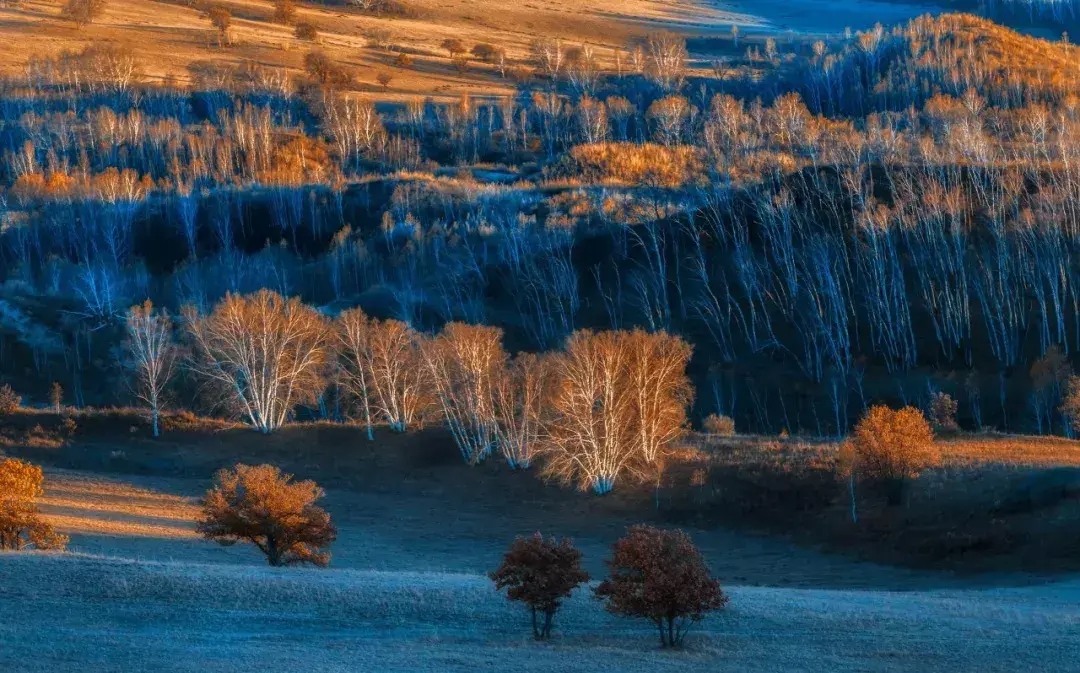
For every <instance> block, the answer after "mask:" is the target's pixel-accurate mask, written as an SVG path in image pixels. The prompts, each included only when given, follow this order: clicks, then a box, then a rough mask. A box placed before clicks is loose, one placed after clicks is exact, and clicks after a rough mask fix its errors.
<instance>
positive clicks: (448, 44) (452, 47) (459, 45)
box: [442, 37, 466, 59]
mask: <svg viewBox="0 0 1080 673" xmlns="http://www.w3.org/2000/svg"><path fill="white" fill-rule="evenodd" d="M442 48H443V49H445V50H446V53H448V54H450V58H451V59H453V58H456V57H457V56H459V55H461V54H464V53H465V51H466V47H465V43H464V42H462V41H461V40H459V39H458V38H456V37H449V38H447V39H445V40H443V41H442Z"/></svg>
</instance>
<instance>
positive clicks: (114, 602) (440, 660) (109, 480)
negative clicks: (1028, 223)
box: [0, 470, 1080, 672]
mask: <svg viewBox="0 0 1080 673" xmlns="http://www.w3.org/2000/svg"><path fill="white" fill-rule="evenodd" d="M47 484H48V490H47V492H48V496H47V497H46V499H45V500H44V501H43V505H44V510H45V512H46V513H47V514H48V515H49V518H50V519H51V520H52V521H53V522H54V523H55V524H56V525H57V526H58V527H59V528H60V529H61V530H63V531H65V532H68V533H69V534H70V535H71V537H72V543H71V550H72V551H73V552H74V553H70V554H64V555H54V554H35V553H29V554H13V553H0V586H3V587H4V590H3V591H2V592H0V614H3V615H5V618H3V619H0V640H2V641H3V643H4V647H3V648H2V649H0V668H2V669H3V670H5V671H57V670H76V669H77V670H84V671H86V670H92V671H126V670H133V669H140V670H168V671H193V672H194V671H234V670H250V669H255V668H257V669H258V670H262V671H292V670H297V669H298V668H301V667H306V668H314V669H317V670H320V671H356V670H383V671H471V670H478V669H483V670H511V669H513V670H522V671H636V670H654V671H669V670H670V671H713V670H717V667H723V668H730V669H737V670H746V671H788V670H822V669H823V668H827V669H828V670H835V671H901V670H912V668H918V669H919V670H923V671H956V670H975V669H978V670H985V671H1017V670H1032V669H1036V668H1037V669H1040V670H1055V671H1066V670H1076V666H1077V664H1076V662H1077V660H1078V657H1080V636H1078V635H1077V627H1078V626H1080V585H1078V584H1077V583H1076V581H1075V580H1065V581H1056V582H1053V583H1044V582H1041V581H1038V580H1037V579H1035V578H1029V577H1022V576H993V577H979V578H966V579H965V578H957V577H950V576H946V575H942V574H936V573H930V572H915V571H904V570H899V569H895V568H889V567H885V566H878V565H873V564H869V563H863V562H858V561H853V560H849V559H845V558H842V557H835V556H829V555H825V554H822V553H818V552H815V551H812V550H807V549H800V548H796V547H793V546H791V545H790V544H789V543H785V542H782V541H778V540H770V539H764V538H758V537H755V536H751V535H746V534H740V533H735V532H728V531H723V530H713V531H708V532H706V531H695V532H694V536H695V540H696V541H697V542H698V543H699V544H700V546H701V548H702V549H703V551H704V552H705V553H706V554H707V555H708V558H710V559H711V560H712V562H713V563H712V565H713V568H714V571H715V572H716V573H717V575H718V577H720V578H722V581H723V583H724V586H725V590H726V591H728V592H729V594H730V596H731V604H730V606H729V608H728V609H726V610H725V611H723V612H722V613H720V614H719V615H717V616H714V617H710V618H709V619H708V620H707V621H706V622H704V623H703V624H702V625H701V627H700V628H699V629H697V630H696V631H695V632H694V633H693V635H692V636H691V638H690V640H689V642H688V645H687V647H686V649H685V650H684V651H680V652H674V653H669V652H663V651H660V650H658V649H656V647H655V644H654V642H653V633H652V631H651V629H650V628H649V627H648V625H647V624H645V623H636V622H633V621H627V620H623V619H616V618H613V617H611V616H609V615H607V614H605V613H604V611H603V609H602V606H600V604H599V603H597V602H596V601H594V600H592V599H591V598H590V597H589V596H588V594H587V593H585V592H579V594H578V595H576V596H575V597H574V598H573V599H572V600H570V601H569V602H568V604H567V605H566V606H565V608H564V610H563V611H562V612H561V613H560V615H559V618H558V620H557V636H556V639H555V641H554V642H553V643H551V644H547V645H545V644H537V643H534V642H532V640H531V639H530V638H529V637H528V631H527V621H526V620H527V616H526V613H525V612H524V611H523V610H520V609H518V608H517V607H516V606H514V605H511V604H510V603H509V602H507V601H506V600H505V599H504V598H502V597H500V596H499V595H498V594H496V593H495V591H494V590H493V589H492V587H491V584H490V581H489V580H488V579H487V578H486V577H484V576H483V572H484V571H485V570H486V569H488V568H490V567H492V566H493V565H494V563H495V562H496V561H497V559H498V555H499V553H500V549H501V547H502V545H503V541H504V540H506V539H507V536H508V535H512V534H513V533H515V532H528V531H529V530H531V529H532V528H533V527H543V526H545V525H548V526H550V525H552V524H553V523H554V522H556V521H558V520H559V519H560V517H561V515H560V514H559V513H557V512H551V513H545V512H544V511H543V510H542V509H540V510H538V511H534V512H531V513H523V512H522V511H508V512H507V516H504V517H491V516H481V515H480V512H479V511H478V509H479V508H478V506H477V505H470V504H469V503H465V502H462V501H460V500H456V499H455V500H448V499H447V495H448V494H447V493H441V494H440V493H434V492H426V493H424V492H420V493H416V494H413V495H411V496H404V495H403V496H402V497H398V498H393V499H391V498H389V497H387V495H386V494H383V495H382V496H381V497H380V496H376V495H375V494H363V493H358V492H353V491H347V490H337V491H331V492H330V493H329V495H328V498H327V507H328V509H329V511H331V512H332V513H333V514H334V517H335V520H336V521H337V522H338V526H339V528H340V542H339V543H338V544H336V545H335V546H334V547H333V551H334V560H333V564H332V566H331V568H330V569H327V570H308V569H302V568H292V569H270V568H266V567H265V566H263V565H261V560H260V558H259V557H258V555H257V552H255V551H254V550H253V549H252V548H250V547H246V546H237V547H232V548H225V547H220V546H218V545H216V544H214V543H211V542H207V541H204V540H201V539H199V538H198V537H196V536H195V534H194V531H193V522H192V518H193V516H194V515H195V513H196V507H195V505H194V503H195V499H194V498H193V497H192V496H193V495H194V494H196V493H197V492H198V489H199V488H200V487H201V486H204V485H205V482H203V481H199V480H191V479H182V478H161V477H108V476H102V475H96V474H93V473H86V472H75V471H65V470H60V471H56V470H52V471H50V472H49V474H48V482H47ZM451 497H452V496H451ZM599 521H601V519H600V518H599V517H597V516H595V515H594V516H591V517H589V516H582V517H579V518H578V520H577V523H576V525H575V524H569V528H568V529H561V530H564V532H568V533H571V534H573V535H574V536H575V539H576V542H577V543H578V546H580V547H581V548H582V549H583V550H584V552H585V554H586V558H587V560H588V563H587V566H588V569H589V570H590V572H591V573H592V574H593V576H594V577H598V576H600V573H602V571H603V569H602V566H601V564H600V563H599V560H600V559H601V558H603V557H604V555H605V554H606V550H605V546H606V545H607V544H608V543H610V542H611V541H612V540H613V539H614V537H616V536H617V535H618V534H619V532H620V530H619V527H620V523H622V522H621V521H619V520H618V519H617V518H613V517H607V518H606V519H604V520H603V524H602V525H598V522H599ZM560 525H563V524H560ZM1017 584H1019V586H1012V585H1017ZM855 587H857V588H855Z"/></svg>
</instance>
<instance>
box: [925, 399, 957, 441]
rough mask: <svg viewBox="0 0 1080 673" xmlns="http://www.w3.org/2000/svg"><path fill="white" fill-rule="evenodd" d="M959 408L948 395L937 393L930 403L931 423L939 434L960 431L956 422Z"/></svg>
mask: <svg viewBox="0 0 1080 673" xmlns="http://www.w3.org/2000/svg"><path fill="white" fill-rule="evenodd" d="M957 409H958V406H957V404H956V400H954V399H953V397H952V395H950V394H948V393H937V394H935V395H934V397H933V399H932V400H931V401H930V423H931V424H933V426H934V428H935V429H936V430H937V431H938V432H956V431H958V430H959V429H960V426H959V424H957V422H956V412H957Z"/></svg>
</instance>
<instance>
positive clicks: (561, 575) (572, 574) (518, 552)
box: [490, 533, 589, 640]
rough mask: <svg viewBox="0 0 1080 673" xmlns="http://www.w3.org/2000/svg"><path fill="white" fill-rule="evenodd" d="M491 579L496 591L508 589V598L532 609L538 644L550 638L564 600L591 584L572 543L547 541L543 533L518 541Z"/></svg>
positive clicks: (579, 554)
mask: <svg viewBox="0 0 1080 673" xmlns="http://www.w3.org/2000/svg"><path fill="white" fill-rule="evenodd" d="M490 577H491V579H492V581H493V582H495V589H496V590H498V591H502V590H503V589H505V590H506V597H507V598H509V599H510V600H512V601H519V602H521V603H524V604H525V606H526V607H528V608H529V611H530V612H531V613H532V628H533V637H535V638H536V639H537V640H546V639H547V638H550V637H551V627H552V624H553V622H554V619H555V614H556V613H557V612H558V611H559V608H560V607H561V606H562V601H563V599H565V598H568V597H569V596H570V594H571V593H572V592H573V591H574V589H576V588H577V587H578V586H580V585H581V584H582V583H583V582H587V581H589V574H588V573H587V572H585V571H584V570H583V569H582V567H581V552H580V551H579V550H577V549H576V548H575V547H574V545H573V543H572V542H571V541H570V540H568V539H565V538H564V539H562V540H557V539H556V538H555V537H550V538H546V539H545V538H544V536H543V535H541V534H540V533H536V534H534V535H533V536H531V537H518V538H517V539H515V540H514V542H513V544H511V545H510V550H509V551H507V552H506V555H505V556H504V557H503V562H502V565H500V566H499V568H498V569H497V570H495V571H494V572H492V573H491V574H490ZM541 618H542V620H541Z"/></svg>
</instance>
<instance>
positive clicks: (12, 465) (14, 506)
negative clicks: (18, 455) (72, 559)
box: [0, 458, 68, 551]
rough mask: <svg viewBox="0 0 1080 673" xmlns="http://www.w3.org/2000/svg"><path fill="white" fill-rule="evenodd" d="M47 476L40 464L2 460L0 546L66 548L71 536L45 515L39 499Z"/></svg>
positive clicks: (12, 548) (17, 548)
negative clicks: (55, 525) (49, 521)
mask: <svg viewBox="0 0 1080 673" xmlns="http://www.w3.org/2000/svg"><path fill="white" fill-rule="evenodd" d="M43 481H44V476H43V475H42V472H41V468H40V467H38V466H37V465H32V464H30V463H27V462H24V461H21V460H18V459H15V458H5V459H4V460H0V549H9V550H16V551H17V550H21V549H26V548H27V547H34V548H36V549H63V548H64V547H65V546H66V545H67V541H68V538H67V536H66V535H61V534H59V533H57V532H56V531H54V530H53V527H52V526H51V525H49V524H48V523H47V522H46V521H44V520H43V519H42V518H41V515H40V514H39V512H38V508H37V499H38V498H40V497H41V496H42V494H43V493H44V489H42V482H43Z"/></svg>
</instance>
